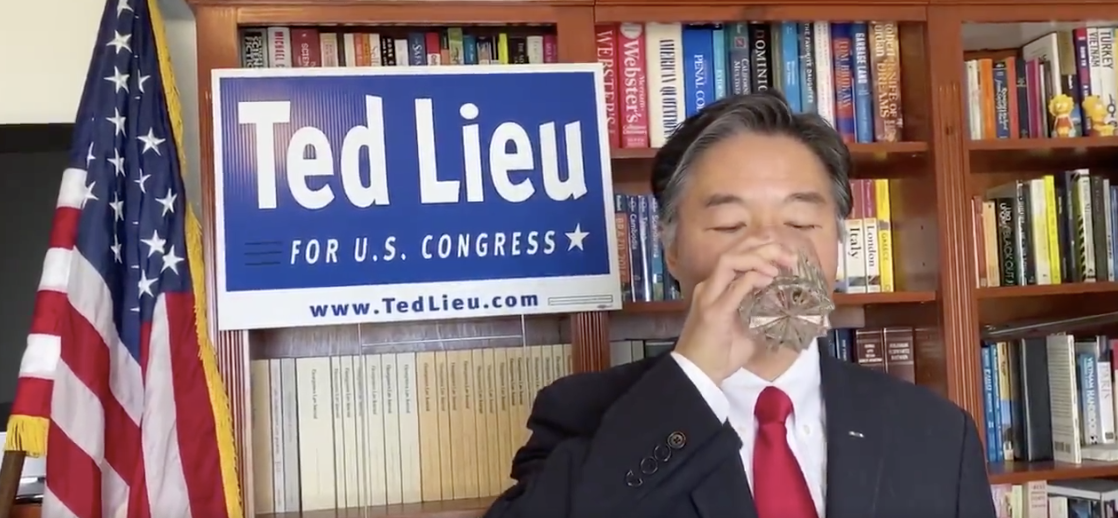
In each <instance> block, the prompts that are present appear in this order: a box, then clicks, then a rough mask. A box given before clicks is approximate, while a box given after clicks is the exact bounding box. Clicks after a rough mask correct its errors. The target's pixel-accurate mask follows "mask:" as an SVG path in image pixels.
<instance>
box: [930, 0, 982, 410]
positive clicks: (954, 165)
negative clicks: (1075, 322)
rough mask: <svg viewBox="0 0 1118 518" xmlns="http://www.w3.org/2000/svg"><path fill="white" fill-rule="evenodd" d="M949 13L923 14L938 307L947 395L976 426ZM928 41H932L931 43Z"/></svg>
mask: <svg viewBox="0 0 1118 518" xmlns="http://www.w3.org/2000/svg"><path fill="white" fill-rule="evenodd" d="M956 12H957V10H956V9H954V8H951V7H937V6H932V7H929V8H928V32H927V38H928V39H929V41H928V45H929V48H934V49H935V50H934V52H929V55H928V66H929V71H930V74H929V75H930V80H931V81H930V82H931V86H932V91H933V95H932V96H931V98H932V128H933V132H932V160H933V164H934V171H935V177H936V179H935V184H936V196H937V207H938V210H937V215H936V217H937V228H938V229H939V233H940V234H939V242H940V251H939V264H940V265H941V268H940V285H939V292H940V300H941V301H942V302H941V304H940V308H941V315H942V317H941V318H942V321H941V325H940V329H941V330H942V331H941V332H942V333H943V335H942V338H943V348H944V356H945V361H946V364H947V369H946V370H947V372H946V374H947V387H948V395H949V396H950V397H951V399H952V400H953V401H955V402H956V403H957V404H959V405H960V406H962V407H963V408H964V409H966V410H967V411H968V412H970V414H971V416H973V417H974V418H975V420H976V422H982V419H983V410H982V391H981V384H980V382H981V376H980V375H979V374H980V372H979V365H978V360H979V357H978V354H977V352H976V350H975V344H976V343H977V340H978V315H977V308H976V303H975V298H974V297H975V293H974V287H975V286H977V279H976V278H975V275H976V272H975V270H974V268H973V267H971V265H973V264H974V257H975V250H974V247H975V243H974V242H973V239H972V238H971V236H972V235H973V232H972V229H973V228H974V227H973V221H972V218H971V213H972V212H973V211H972V210H971V207H970V198H969V196H968V194H967V193H968V189H967V174H968V173H967V171H968V170H967V167H966V161H967V160H968V154H967V152H966V148H965V145H964V144H965V142H964V140H963V139H964V138H965V133H966V130H965V128H964V127H963V122H962V121H963V114H962V111H963V105H962V102H963V101H962V97H961V93H960V92H961V91H962V86H961V84H960V72H959V70H960V67H959V63H961V62H962V59H963V48H962V41H963V38H962V23H961V20H960V19H959V18H958V15H957V14H955V13H956ZM933 38H934V41H932V40H933Z"/></svg>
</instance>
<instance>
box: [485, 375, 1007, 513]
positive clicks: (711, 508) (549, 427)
mask: <svg viewBox="0 0 1118 518" xmlns="http://www.w3.org/2000/svg"><path fill="white" fill-rule="evenodd" d="M821 358H822V359H821V360H820V370H821V374H822V384H823V389H822V390H823V397H824V408H825V411H826V416H825V417H826V423H827V480H826V518H995V511H994V503H993V499H992V497H991V493H990V483H989V480H988V479H987V476H986V463H985V456H984V454H983V448H982V444H981V442H980V441H979V436H978V432H977V429H976V428H975V424H974V421H973V420H972V419H971V418H970V416H969V415H968V414H967V413H966V412H964V411H962V410H961V409H959V408H958V407H957V406H955V405H954V404H952V403H951V402H949V401H946V400H944V399H942V398H940V397H939V396H937V395H935V394H933V393H931V392H929V391H927V390H925V389H922V388H920V387H917V386H915V385H912V384H910V383H907V382H904V381H901V380H898V379H895V378H892V377H890V376H889V375H886V374H883V373H880V372H875V371H871V370H868V369H864V368H862V367H858V366H856V365H853V364H850V363H847V362H844V361H842V360H838V359H835V358H832V357H830V356H828V355H827V354H825V353H824V354H822V355H821ZM528 428H529V429H530V430H531V431H532V436H531V438H530V439H529V440H528V442H527V444H526V445H525V446H524V447H523V448H521V449H520V451H519V452H517V454H516V457H515V459H514V460H513V465H512V477H513V478H514V479H516V480H517V484H516V485H515V486H513V487H512V488H511V489H509V490H508V491H506V492H505V493H504V494H503V495H501V497H500V498H499V499H498V500H497V501H496V502H495V503H494V504H493V506H492V507H491V508H490V509H489V511H488V512H487V513H486V514H485V518H756V517H757V514H756V511H755V509H754V506H753V500H752V496H751V494H750V491H749V485H748V481H747V480H746V476H745V470H744V469H743V466H742V461H741V456H740V454H739V451H740V449H741V440H740V439H739V438H738V436H737V433H736V432H735V431H734V430H733V429H732V428H731V427H730V426H729V425H728V424H725V425H724V424H722V423H720V422H718V420H717V419H716V418H715V417H714V414H713V413H712V412H711V411H710V408H709V406H708V405H707V403H706V402H705V401H704V400H703V399H702V396H701V395H700V394H699V391H698V389H696V388H695V386H694V385H693V384H692V383H691V381H690V380H689V379H687V376H686V374H684V373H683V371H682V370H681V369H680V368H679V365H678V364H677V363H676V362H675V361H674V360H673V359H671V358H668V357H667V356H663V357H660V358H655V359H646V360H643V361H639V362H635V363H632V364H628V365H623V366H620V367H615V368H612V369H609V370H606V371H602V372H594V373H585V374H577V375H574V376H569V377H567V378H563V379H561V380H559V381H556V382H555V383H553V384H552V385H550V386H549V387H547V388H545V389H543V390H541V391H540V393H539V395H538V396H537V398H536V403H535V406H534V407H533V409H532V414H531V417H530V418H529V420H528ZM762 476H763V475H762ZM820 518H823V517H820Z"/></svg>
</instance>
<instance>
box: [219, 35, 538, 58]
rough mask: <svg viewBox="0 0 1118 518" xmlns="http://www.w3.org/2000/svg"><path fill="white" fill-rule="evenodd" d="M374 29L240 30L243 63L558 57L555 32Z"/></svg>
mask: <svg viewBox="0 0 1118 518" xmlns="http://www.w3.org/2000/svg"><path fill="white" fill-rule="evenodd" d="M387 30H388V31H389V32H386V33H376V32H365V31H360V30H358V31H346V32H343V31H342V30H341V28H333V27H332V28H330V29H329V30H320V29H317V28H313V27H303V28H290V27H268V28H259V27H254V28H248V29H244V30H242V31H241V66H242V67H244V68H269V67H271V68H290V67H296V68H304V67H379V66H389V67H390V66H401V67H406V66H426V65H489V64H504V65H508V64H538V63H555V62H557V61H558V50H557V49H558V48H557V46H556V40H555V35H554V34H547V33H538V34H523V33H509V32H508V31H505V30H485V29H484V28H477V29H470V31H469V32H467V31H466V30H464V29H463V28H461V27H452V28H447V29H438V30H434V29H432V30H414V29H413V30H410V31H409V30H408V29H404V30H403V32H402V33H401V32H400V31H399V30H392V29H387Z"/></svg>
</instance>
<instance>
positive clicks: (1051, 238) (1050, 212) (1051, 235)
mask: <svg viewBox="0 0 1118 518" xmlns="http://www.w3.org/2000/svg"><path fill="white" fill-rule="evenodd" d="M1043 181H1044V219H1045V224H1044V226H1045V234H1047V236H1048V263H1049V265H1048V271H1049V272H1051V276H1052V284H1060V279H1061V278H1062V277H1063V275H1062V273H1063V270H1061V268H1060V235H1059V232H1058V231H1057V229H1058V228H1059V227H1058V226H1057V225H1059V222H1058V221H1059V218H1058V217H1057V216H1058V215H1057V214H1056V212H1057V210H1056V207H1057V205H1056V177H1055V176H1053V175H1045V176H1044V179H1043Z"/></svg>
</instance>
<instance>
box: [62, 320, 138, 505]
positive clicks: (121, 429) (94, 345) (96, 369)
mask: <svg viewBox="0 0 1118 518" xmlns="http://www.w3.org/2000/svg"><path fill="white" fill-rule="evenodd" d="M67 307H70V306H69V305H68V304H67ZM67 324H68V325H67ZM63 325H67V327H68V329H66V330H65V332H63V333H62V361H63V362H65V363H66V365H67V366H69V367H70V369H71V370H72V371H73V373H74V376H75V377H77V378H78V380H80V381H81V382H82V383H83V384H84V385H85V386H86V387H87V388H89V390H90V392H92V393H93V394H94V395H95V396H97V399H98V400H100V401H101V407H102V410H103V412H104V415H105V430H104V436H103V437H104V440H105V461H106V462H107V463H108V464H109V466H111V467H112V468H113V470H114V471H116V472H117V474H119V475H120V477H121V478H122V479H124V482H125V483H126V484H128V485H129V486H131V487H136V483H137V482H142V481H143V479H142V478H141V479H140V480H136V478H135V473H136V468H137V465H138V464H140V463H141V455H140V448H141V444H140V427H139V423H136V422H135V421H133V420H132V417H131V416H129V415H128V412H126V411H125V410H124V407H122V406H121V405H120V402H119V401H117V399H116V397H115V396H113V393H112V391H111V390H110V388H109V379H110V376H109V372H110V357H109V348H108V347H107V346H106V345H105V343H104V341H103V340H102V339H101V335H100V334H99V333H98V332H97V330H96V329H94V328H93V326H92V325H91V324H90V323H89V322H88V321H87V320H86V319H85V318H84V317H82V315H81V314H79V313H78V312H77V311H74V310H71V314H70V318H68V319H66V320H65V323H64V324H63ZM48 456H49V455H48ZM52 480H53V479H52Z"/></svg>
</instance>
